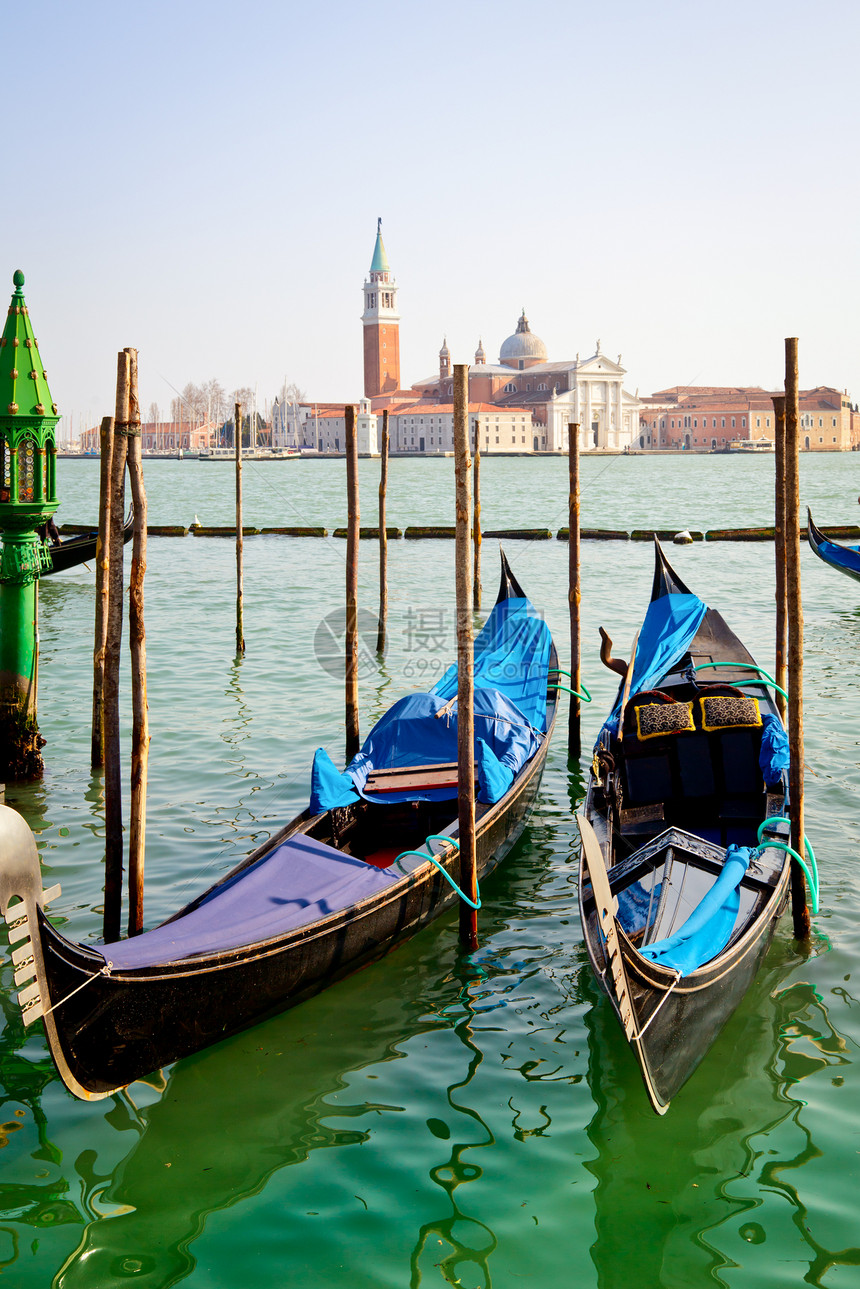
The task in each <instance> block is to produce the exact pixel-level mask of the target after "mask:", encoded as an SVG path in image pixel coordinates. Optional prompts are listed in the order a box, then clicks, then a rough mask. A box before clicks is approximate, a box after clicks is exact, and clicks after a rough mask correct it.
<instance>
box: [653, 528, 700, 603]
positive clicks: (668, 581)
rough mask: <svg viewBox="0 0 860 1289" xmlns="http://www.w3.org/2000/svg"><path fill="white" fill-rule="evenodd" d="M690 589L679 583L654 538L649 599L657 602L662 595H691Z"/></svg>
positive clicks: (676, 575)
mask: <svg viewBox="0 0 860 1289" xmlns="http://www.w3.org/2000/svg"><path fill="white" fill-rule="evenodd" d="M691 594H692V592H691V591H690V588H689V587H688V586H686V585H685V584H684V582H682V581H681V579H680V577H679V576H678V574H677V573H676V572H675V570H674V569H673V568H672V565H671V564H670V563H669V561H668V560H667V558H666V555H665V552H664V550H663V547H662V546H661V545H660V542H659V540H658V539H657V538H656V537H655V538H654V581H653V583H652V584H651V599H652V600H659V599H660V597H661V596H663V595H691Z"/></svg>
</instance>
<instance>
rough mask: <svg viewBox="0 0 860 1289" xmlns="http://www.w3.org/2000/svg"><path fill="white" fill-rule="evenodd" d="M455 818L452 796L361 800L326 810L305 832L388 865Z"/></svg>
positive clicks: (347, 852)
mask: <svg viewBox="0 0 860 1289" xmlns="http://www.w3.org/2000/svg"><path fill="white" fill-rule="evenodd" d="M485 809H486V807H485ZM478 813H480V808H478V810H476V814H478ZM456 822H457V798H456V797H454V798H452V799H448V800H446V801H403V802H396V803H394V804H383V803H381V802H379V803H377V802H375V801H364V800H362V801H359V802H356V803H355V804H354V805H350V806H338V807H336V808H335V809H334V810H329V811H327V812H326V814H324V815H321V816H320V818H319V819H318V820H317V821H316V823H314V824H313V825H312V827H311V828H310V829H308V833H309V835H310V836H311V837H315V838H316V840H317V841H322V842H325V844H326V845H328V846H335V847H336V848H337V849H338V850H340V851H343V853H344V854H345V855H353V856H355V858H356V859H363V860H364V861H365V862H366V863H368V864H373V865H374V866H375V867H376V868H388V867H389V865H390V864H392V863H393V862H394V860H395V859H396V858H397V856H398V855H400V854H402V852H403V851H406V850H420V849H421V848H422V847H423V846H424V842H425V840H426V838H427V837H429V836H431V835H432V834H439V833H443V832H444V831H445V829H446V828H450V827H451V826H452V824H454V825H455V824H456ZM425 849H426V847H425ZM437 849H438V848H437Z"/></svg>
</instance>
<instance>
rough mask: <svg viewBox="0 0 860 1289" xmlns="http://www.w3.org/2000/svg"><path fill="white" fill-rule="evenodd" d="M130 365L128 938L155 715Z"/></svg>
mask: <svg viewBox="0 0 860 1289" xmlns="http://www.w3.org/2000/svg"><path fill="white" fill-rule="evenodd" d="M126 353H127V354H128V355H129V361H130V373H129V374H130V380H129V417H128V481H129V487H130V489H131V500H132V504H133V506H134V532H133V536H132V554H131V575H130V577H129V585H128V638H129V645H130V648H131V713H132V726H131V806H130V815H129V837H128V934H129V935H140V933H141V931H142V930H143V866H144V855H145V851H146V786H147V781H148V777H149V715H148V711H147V703H146V630H145V628H144V624H143V581H144V577H145V575H146V489H145V488H144V486H143V461H142V452H141V441H140V403H139V400H138V393H137V350H136V349H127V350H126Z"/></svg>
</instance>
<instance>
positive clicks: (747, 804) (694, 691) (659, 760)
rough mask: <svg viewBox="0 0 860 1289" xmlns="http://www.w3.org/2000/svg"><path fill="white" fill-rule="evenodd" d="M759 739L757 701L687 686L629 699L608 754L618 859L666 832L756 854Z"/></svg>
mask: <svg viewBox="0 0 860 1289" xmlns="http://www.w3.org/2000/svg"><path fill="white" fill-rule="evenodd" d="M761 738H762V725H761V715H760V711H759V703H758V700H757V699H755V698H752V697H750V696H749V695H747V694H743V693H741V692H740V691H739V690H738V689H736V688H734V687H733V686H730V685H718V684H717V685H696V684H691V683H689V682H686V683H681V684H675V685H672V686H671V687H670V688H669V687H667V688H664V689H661V690H647V691H644V692H640V693H638V694H635V695H634V696H633V697H632V698H631V699H630V700H629V702H628V704H627V707H626V709H625V713H624V723H623V735H622V738H621V739H620V740H619V739H618V738H615V739H614V740H613V742H612V745H611V748H610V751H611V753H612V758H613V760H614V762H615V767H616V770H617V772H618V788H619V789H620V802H619V809H618V812H617V816H616V827H617V832H618V834H619V835H620V840H621V843H622V845H621V853H622V854H623V853H625V852H626V853H630V852H632V851H633V850H635V849H636V848H637V847H638V846H640V845H642V843H643V842H644V841H646V840H647V839H648V838H649V837H654V836H657V835H658V834H659V833H662V832H664V831H665V829H666V828H668V827H670V826H672V825H676V826H677V827H679V828H683V829H684V830H685V831H687V832H690V833H693V834H695V835H697V836H699V837H701V838H703V839H704V840H705V841H708V842H711V843H713V844H715V845H719V846H722V847H725V846H728V845H730V844H732V843H735V844H737V845H744V846H750V845H752V846H754V845H755V844H756V830H757V828H758V825H759V824H760V823H761V821H762V819H764V817H765V815H766V814H767V791H768V785H766V784H765V782H764V778H763V775H762V771H761V769H760V768H759V752H760V748H761ZM772 790H773V789H772Z"/></svg>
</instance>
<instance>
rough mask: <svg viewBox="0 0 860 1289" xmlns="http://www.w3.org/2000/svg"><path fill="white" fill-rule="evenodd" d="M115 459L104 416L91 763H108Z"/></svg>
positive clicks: (108, 422) (109, 425)
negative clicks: (107, 687)
mask: <svg viewBox="0 0 860 1289" xmlns="http://www.w3.org/2000/svg"><path fill="white" fill-rule="evenodd" d="M112 459H113V417H112V416H103V417H102V424H101V431H100V434H99V535H98V539H97V541H96V613H95V641H94V644H93V728H92V738H91V742H90V763H91V765H92V768H93V769H94V770H98V769H101V767H102V766H103V765H104V763H105V727H104V701H105V692H104V690H105V641H106V639H107V606H108V561H109V531H108V530H109V527H110V478H111V461H112Z"/></svg>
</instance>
